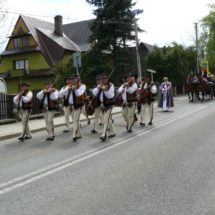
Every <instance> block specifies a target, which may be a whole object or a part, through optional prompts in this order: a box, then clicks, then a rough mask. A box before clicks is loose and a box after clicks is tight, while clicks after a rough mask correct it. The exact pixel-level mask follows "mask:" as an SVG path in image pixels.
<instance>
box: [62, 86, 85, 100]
mask: <svg viewBox="0 0 215 215" xmlns="http://www.w3.org/2000/svg"><path fill="white" fill-rule="evenodd" d="M68 87H69V86H67V87H66V88H65V89H63V90H62V91H61V95H62V96H66V98H67V96H68V95H69V98H68V102H69V104H74V99H73V93H72V91H73V90H71V92H70V94H69V89H68ZM85 90H86V85H84V84H82V85H81V86H80V87H79V89H76V90H74V91H75V95H76V96H77V97H79V96H81V95H82V94H83V93H84V92H85Z"/></svg>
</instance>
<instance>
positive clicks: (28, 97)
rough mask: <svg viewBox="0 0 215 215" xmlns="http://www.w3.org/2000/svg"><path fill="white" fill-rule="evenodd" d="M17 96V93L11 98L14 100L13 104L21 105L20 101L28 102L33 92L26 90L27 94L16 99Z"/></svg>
mask: <svg viewBox="0 0 215 215" xmlns="http://www.w3.org/2000/svg"><path fill="white" fill-rule="evenodd" d="M18 97H19V95H17V96H15V97H14V98H13V102H14V104H16V105H18V104H19V106H20V107H22V102H24V103H28V102H30V101H31V99H32V97H33V93H32V92H31V91H30V92H28V94H27V95H26V96H22V97H21V99H20V100H17V99H18Z"/></svg>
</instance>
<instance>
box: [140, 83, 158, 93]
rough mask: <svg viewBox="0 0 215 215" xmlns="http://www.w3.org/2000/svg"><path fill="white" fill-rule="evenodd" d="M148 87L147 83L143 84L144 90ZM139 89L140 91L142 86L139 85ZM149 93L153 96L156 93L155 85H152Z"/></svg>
mask: <svg viewBox="0 0 215 215" xmlns="http://www.w3.org/2000/svg"><path fill="white" fill-rule="evenodd" d="M147 87H148V83H147V82H145V84H144V87H143V88H144V89H146V88H147ZM140 88H141V89H142V85H141V87H140ZM151 92H152V93H153V94H155V93H156V92H157V87H156V85H152V87H151Z"/></svg>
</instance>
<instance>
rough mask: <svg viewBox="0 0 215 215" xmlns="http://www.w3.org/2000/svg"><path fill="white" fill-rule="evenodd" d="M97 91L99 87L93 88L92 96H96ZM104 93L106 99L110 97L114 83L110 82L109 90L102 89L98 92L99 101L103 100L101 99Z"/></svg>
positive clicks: (112, 94)
mask: <svg viewBox="0 0 215 215" xmlns="http://www.w3.org/2000/svg"><path fill="white" fill-rule="evenodd" d="M98 93H99V89H98V88H97V87H96V88H94V89H93V95H94V96H97V95H98ZM104 94H105V96H106V97H107V98H108V99H112V98H113V97H114V85H113V84H112V85H111V87H110V88H109V90H107V91H103V90H102V92H101V93H100V95H99V100H100V101H101V102H104V101H103V95H104Z"/></svg>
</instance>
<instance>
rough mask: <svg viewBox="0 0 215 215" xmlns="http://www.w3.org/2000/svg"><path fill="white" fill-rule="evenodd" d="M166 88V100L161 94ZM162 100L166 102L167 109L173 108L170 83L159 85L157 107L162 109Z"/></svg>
mask: <svg viewBox="0 0 215 215" xmlns="http://www.w3.org/2000/svg"><path fill="white" fill-rule="evenodd" d="M165 85H166V88H167V93H166V98H164V94H163V92H162V89H164V88H165ZM163 100H166V106H167V107H168V108H170V107H174V101H173V93H172V84H171V82H167V83H164V82H163V83H162V84H161V85H160V91H159V97H158V107H160V108H163Z"/></svg>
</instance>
